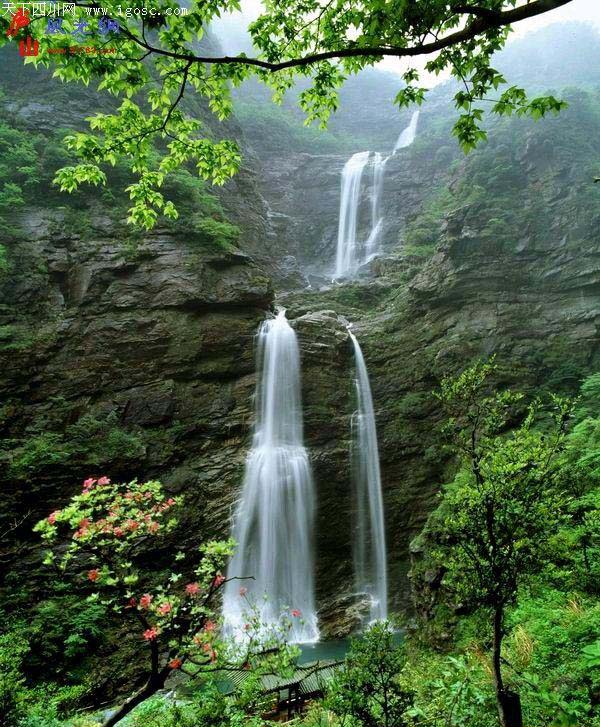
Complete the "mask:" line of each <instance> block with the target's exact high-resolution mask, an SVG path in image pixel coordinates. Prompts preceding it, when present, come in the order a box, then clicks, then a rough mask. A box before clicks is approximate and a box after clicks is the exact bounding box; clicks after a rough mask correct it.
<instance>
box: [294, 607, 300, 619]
mask: <svg viewBox="0 0 600 727" xmlns="http://www.w3.org/2000/svg"><path fill="white" fill-rule="evenodd" d="M292 616H293V617H294V618H300V616H302V614H301V613H300V611H298V609H297V608H294V609H292Z"/></svg>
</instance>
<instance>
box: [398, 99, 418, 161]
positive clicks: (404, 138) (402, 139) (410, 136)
mask: <svg viewBox="0 0 600 727" xmlns="http://www.w3.org/2000/svg"><path fill="white" fill-rule="evenodd" d="M418 120H419V109H417V110H416V111H413V115H412V116H411V118H410V124H409V125H408V126H407V127H406V128H405V129H404V130H403V131H402V133H401V134H400V136H399V137H398V141H397V142H396V146H395V147H394V151H393V152H392V153H393V154H395V153H396V152H397V151H398V149H404V147H406V146H410V145H411V144H412V143H413V141H414V140H415V136H416V135H417V122H418Z"/></svg>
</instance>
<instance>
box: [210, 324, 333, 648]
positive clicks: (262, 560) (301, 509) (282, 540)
mask: <svg viewBox="0 0 600 727" xmlns="http://www.w3.org/2000/svg"><path fill="white" fill-rule="evenodd" d="M258 369H259V378H258V381H257V385H256V421H255V427H254V437H253V442H252V448H251V450H250V452H249V454H248V457H247V459H246V470H245V476H244V483H243V488H242V497H241V500H240V502H239V504H238V507H237V510H236V513H235V516H234V522H233V530H232V537H233V538H234V539H235V541H236V543H237V548H236V552H235V555H234V556H233V558H232V559H231V562H230V564H229V568H228V572H227V577H228V578H233V577H238V578H239V577H242V578H243V577H247V576H250V577H253V578H254V580H250V579H248V580H243V581H239V580H233V581H230V582H228V583H227V584H226V585H225V593H224V599H223V616H224V622H225V627H226V630H229V631H230V632H234V634H235V631H236V630H237V629H240V628H242V627H243V624H244V623H245V622H246V620H247V618H244V612H247V611H248V610H249V609H248V602H249V603H251V604H252V605H253V607H254V608H255V609H256V611H257V612H258V615H259V617H260V620H261V623H262V624H264V625H265V626H266V627H267V628H268V627H276V626H277V624H278V623H279V621H280V618H281V615H282V613H283V612H284V611H286V610H287V615H288V616H289V615H290V609H293V610H298V611H300V614H301V615H300V616H299V617H295V618H294V617H293V618H292V622H293V626H292V630H291V632H290V633H289V640H290V641H294V642H306V641H316V640H317V639H318V638H319V631H318V628H317V617H316V610H315V598H314V567H313V553H312V533H313V519H314V510H315V493H314V488H313V481H312V474H311V469H310V465H309V462H308V456H307V452H306V449H305V448H304V446H303V431H302V428H303V424H302V409H301V401H300V353H299V349H298V341H297V338H296V334H295V332H294V330H293V329H292V327H291V326H290V324H289V323H288V321H287V319H286V317H285V311H280V312H279V313H278V315H277V317H276V318H274V319H270V320H267V321H265V322H264V323H263V324H262V325H261V327H260V329H259V333H258ZM240 586H244V587H245V588H246V589H247V593H246V595H245V596H244V597H241V596H240Z"/></svg>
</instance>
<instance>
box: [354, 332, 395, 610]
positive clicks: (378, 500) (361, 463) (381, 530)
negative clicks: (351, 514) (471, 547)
mask: <svg viewBox="0 0 600 727" xmlns="http://www.w3.org/2000/svg"><path fill="white" fill-rule="evenodd" d="M348 333H349V334H350V338H351V340H352V344H353V346H354V358H355V361H356V397H357V401H358V408H357V410H356V412H355V413H354V415H353V417H352V429H353V432H352V465H353V486H354V498H355V505H356V516H355V517H356V520H355V533H354V540H353V543H354V572H355V580H356V589H357V591H358V592H359V593H367V594H368V595H369V597H370V601H371V609H370V619H371V621H378V620H383V619H386V618H387V555H386V547H385V523H384V517H383V497H382V494H381V472H380V468H379V449H378V446H377V429H376V426H375V413H374V410H373V398H372V396H371V385H370V383H369V374H368V372H367V366H366V364H365V359H364V356H363V353H362V350H361V348H360V345H359V343H358V341H357V339H356V336H355V335H354V334H353V333H352V332H351V331H348Z"/></svg>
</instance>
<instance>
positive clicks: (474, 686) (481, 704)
mask: <svg viewBox="0 0 600 727" xmlns="http://www.w3.org/2000/svg"><path fill="white" fill-rule="evenodd" d="M402 683H404V684H406V685H407V686H411V687H412V688H413V689H414V691H415V696H414V706H413V707H412V708H411V709H410V710H409V715H410V716H411V717H412V718H413V719H414V720H415V722H416V724H420V723H423V724H428V725H432V726H433V727H467V726H468V727H496V725H497V716H496V705H495V702H494V691H493V688H492V685H491V682H490V679H489V674H488V673H487V672H486V669H485V665H484V663H482V661H481V659H480V658H478V655H477V653H476V652H473V651H469V650H465V651H464V652H462V653H459V654H457V655H456V656H450V655H447V654H438V653H435V652H431V651H428V650H423V651H420V652H418V651H415V650H412V651H411V652H410V654H409V659H408V661H407V664H406V666H405V667H404V669H403V671H402Z"/></svg>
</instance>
